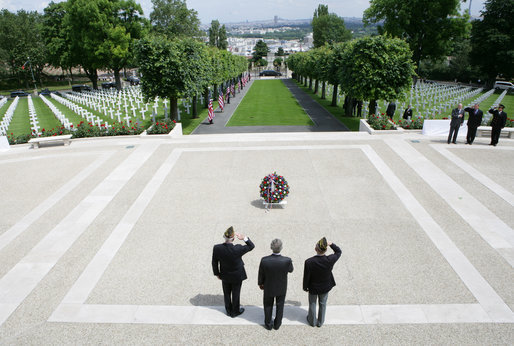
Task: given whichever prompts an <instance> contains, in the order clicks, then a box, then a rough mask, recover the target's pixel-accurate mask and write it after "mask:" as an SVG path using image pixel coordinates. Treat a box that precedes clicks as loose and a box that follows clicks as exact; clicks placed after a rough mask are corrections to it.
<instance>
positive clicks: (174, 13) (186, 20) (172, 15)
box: [150, 0, 201, 39]
mask: <svg viewBox="0 0 514 346" xmlns="http://www.w3.org/2000/svg"><path fill="white" fill-rule="evenodd" d="M152 4H153V11H152V13H150V22H151V23H152V29H153V31H154V32H155V33H158V34H162V35H166V36H167V37H168V38H170V39H173V38H175V37H177V36H178V37H196V36H200V34H201V33H200V20H199V19H198V13H197V12H196V11H195V10H193V9H188V8H187V5H186V1H185V0H152Z"/></svg>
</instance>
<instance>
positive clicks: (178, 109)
mask: <svg viewBox="0 0 514 346" xmlns="http://www.w3.org/2000/svg"><path fill="white" fill-rule="evenodd" d="M177 120H178V121H180V108H179V107H177Z"/></svg>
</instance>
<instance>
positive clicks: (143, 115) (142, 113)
mask: <svg viewBox="0 0 514 346" xmlns="http://www.w3.org/2000/svg"><path fill="white" fill-rule="evenodd" d="M140 112H141V117H142V118H143V120H146V119H145V112H146V110H145V109H141V110H140Z"/></svg>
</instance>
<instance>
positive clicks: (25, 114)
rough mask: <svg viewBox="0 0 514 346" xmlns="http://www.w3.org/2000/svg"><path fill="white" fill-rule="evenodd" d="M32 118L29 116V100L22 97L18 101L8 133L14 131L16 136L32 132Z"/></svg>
mask: <svg viewBox="0 0 514 346" xmlns="http://www.w3.org/2000/svg"><path fill="white" fill-rule="evenodd" d="M31 132H32V130H31V129H30V118H29V102H28V100H27V98H26V97H22V98H20V99H19V101H18V105H17V106H16V109H15V110H14V114H13V117H12V120H11V123H10V124H9V129H8V131H7V133H13V134H14V136H18V135H25V134H30V133H31Z"/></svg>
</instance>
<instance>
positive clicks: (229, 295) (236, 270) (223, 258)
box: [212, 226, 255, 317]
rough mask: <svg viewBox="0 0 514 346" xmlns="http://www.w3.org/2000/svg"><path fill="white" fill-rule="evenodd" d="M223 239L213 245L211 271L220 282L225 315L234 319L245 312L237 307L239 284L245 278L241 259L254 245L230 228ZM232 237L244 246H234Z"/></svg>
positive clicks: (239, 291)
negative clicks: (241, 241)
mask: <svg viewBox="0 0 514 346" xmlns="http://www.w3.org/2000/svg"><path fill="white" fill-rule="evenodd" d="M223 237H224V238H225V242H224V243H223V244H218V245H214V248H213V249H212V271H213V272H214V275H216V276H217V277H218V279H220V280H221V283H222V286H223V295H224V297H225V310H226V312H227V315H228V316H231V317H236V316H239V315H241V314H242V313H243V312H244V311H245V309H243V308H241V307H240V306H239V295H240V293H241V284H242V283H243V280H246V278H247V276H246V271H245V267H244V262H243V260H242V259H241V257H242V256H243V255H244V254H245V253H247V252H248V251H252V250H253V248H254V247H255V245H253V243H252V241H251V240H250V239H248V237H245V236H244V235H242V234H239V233H234V228H233V227H232V226H230V227H229V228H228V229H227V230H226V232H225V234H224V235H223ZM234 237H237V239H239V240H243V241H244V242H245V243H246V245H239V244H237V245H234V244H233V242H234Z"/></svg>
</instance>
